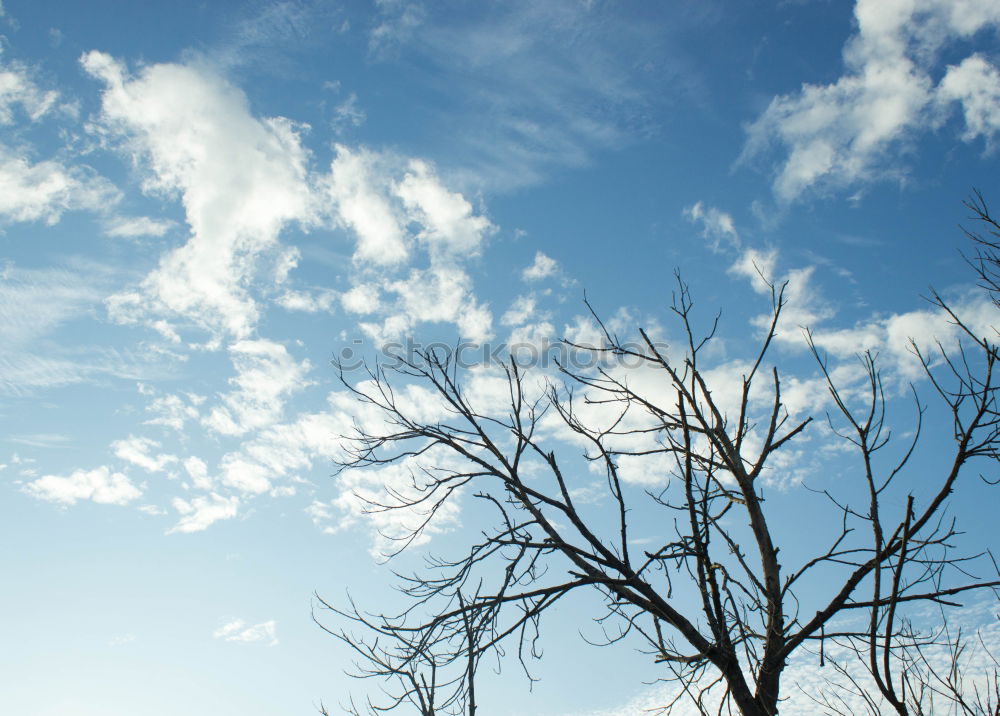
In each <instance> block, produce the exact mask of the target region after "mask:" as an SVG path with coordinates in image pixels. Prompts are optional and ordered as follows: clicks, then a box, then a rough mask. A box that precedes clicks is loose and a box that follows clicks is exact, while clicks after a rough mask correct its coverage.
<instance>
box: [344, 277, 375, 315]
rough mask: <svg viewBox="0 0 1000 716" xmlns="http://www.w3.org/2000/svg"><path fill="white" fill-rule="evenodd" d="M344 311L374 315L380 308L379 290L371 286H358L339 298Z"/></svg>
mask: <svg viewBox="0 0 1000 716" xmlns="http://www.w3.org/2000/svg"><path fill="white" fill-rule="evenodd" d="M340 302H341V304H342V305H343V306H344V310H345V311H348V312H350V313H375V312H376V311H378V310H379V308H380V307H381V303H380V301H379V288H378V286H374V285H372V284H370V283H369V284H359V285H357V286H354V287H353V288H352V289H351V290H350V291H347V292H345V293H344V294H343V295H341V297H340Z"/></svg>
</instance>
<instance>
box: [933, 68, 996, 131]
mask: <svg viewBox="0 0 1000 716" xmlns="http://www.w3.org/2000/svg"><path fill="white" fill-rule="evenodd" d="M938 99H939V100H941V101H943V102H945V103H947V102H958V103H959V104H960V105H961V106H962V112H963V114H964V118H965V131H964V133H963V134H962V138H963V139H964V140H965V141H967V142H971V141H973V140H974V139H976V138H977V137H983V138H985V140H986V146H987V147H988V148H989V149H991V150H992V149H993V148H994V144H993V138H994V136H995V135H996V133H997V132H998V131H1000V112H998V111H997V110H998V109H1000V71H998V70H997V68H996V67H995V66H993V65H991V64H990V63H989V62H988V61H987V60H986V59H985V58H984V57H983V56H982V55H978V54H977V55H972V56H971V57H967V58H965V59H964V60H962V62H961V63H960V64H958V65H953V66H951V67H949V68H948V72H947V73H946V74H945V76H944V79H942V80H941V85H940V88H939V90H938Z"/></svg>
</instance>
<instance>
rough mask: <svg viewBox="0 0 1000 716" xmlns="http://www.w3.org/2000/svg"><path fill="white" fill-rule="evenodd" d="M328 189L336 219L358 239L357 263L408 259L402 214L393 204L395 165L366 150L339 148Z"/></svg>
mask: <svg viewBox="0 0 1000 716" xmlns="http://www.w3.org/2000/svg"><path fill="white" fill-rule="evenodd" d="M336 152H337V155H336V157H334V160H333V162H332V164H331V166H330V176H329V181H328V182H327V185H326V189H327V193H328V195H329V197H330V199H332V200H333V202H334V207H335V211H336V216H337V218H338V219H339V220H340V222H341V223H342V224H343V225H344V226H346V227H348V228H350V229H351V230H352V231H353V232H354V234H355V237H356V238H357V248H356V250H355V254H354V258H355V260H356V261H363V262H371V263H373V264H376V265H381V266H392V265H394V264H399V263H400V262H402V261H403V260H405V259H406V258H407V256H408V255H409V248H408V247H407V242H406V236H405V233H404V231H403V227H402V222H403V218H402V216H401V211H400V210H399V209H398V208H397V207H395V206H394V205H393V203H392V201H391V200H390V197H389V194H390V186H391V184H392V172H393V171H394V165H395V162H393V161H391V160H390V159H389V158H388V157H385V156H382V155H378V154H375V153H373V152H369V151H367V150H363V149H362V150H359V151H352V150H350V149H348V148H347V147H345V146H342V145H337V146H336Z"/></svg>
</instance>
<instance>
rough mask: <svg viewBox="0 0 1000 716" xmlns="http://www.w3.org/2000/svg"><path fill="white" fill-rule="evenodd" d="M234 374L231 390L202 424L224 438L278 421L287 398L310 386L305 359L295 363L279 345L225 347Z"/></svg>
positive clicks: (265, 342)
mask: <svg viewBox="0 0 1000 716" xmlns="http://www.w3.org/2000/svg"><path fill="white" fill-rule="evenodd" d="M229 353H230V355H231V357H232V361H233V367H234V368H235V369H236V375H235V376H233V377H232V378H230V379H229V383H230V385H232V386H233V387H234V388H235V390H233V391H231V392H229V393H226V394H224V395H222V396H221V399H222V404H221V405H217V406H216V407H214V408H213V409H212V410H211V412H210V413H209V414H208V415H207V416H206V417H205V418H203V423H204V424H205V425H206V426H208V427H209V428H211V429H212V430H214V431H216V432H218V433H222V434H224V435H242V434H244V433H246V432H249V431H251V430H258V429H260V428H264V427H267V426H269V425H272V424H273V423H275V422H276V421H278V420H280V419H281V416H282V412H283V410H284V406H285V401H286V400H287V398H288V397H289V396H290V395H291V394H293V393H296V392H298V391H301V390H303V389H304V388H306V387H308V386H309V385H311V382H310V381H309V380H307V378H306V375H307V374H308V372H309V370H310V367H311V366H310V364H309V361H308V360H304V361H301V362H298V361H296V360H295V359H294V358H292V356H291V354H289V352H288V350H287V349H286V348H285V347H284V346H283V345H281V344H280V343H275V342H274V341H268V340H264V339H260V340H254V341H250V340H246V341H238V342H237V343H234V344H232V345H231V346H230V347H229Z"/></svg>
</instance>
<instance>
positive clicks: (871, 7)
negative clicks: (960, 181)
mask: <svg viewBox="0 0 1000 716" xmlns="http://www.w3.org/2000/svg"><path fill="white" fill-rule="evenodd" d="M855 18H856V22H857V32H856V33H855V35H854V36H852V37H851V39H850V40H849V41H848V43H847V45H846V46H845V48H844V64H845V67H846V72H845V74H844V75H843V76H841V77H840V78H839V79H838V80H837V81H836V82H834V83H831V84H827V85H812V84H804V85H803V86H802V89H801V90H800V91H799V92H797V93H793V94H787V95H782V96H780V97H776V98H775V99H774V100H773V101H772V102H771V104H770V106H769V107H768V108H767V110H766V111H765V112H764V113H763V114H762V115H761V116H760V117H759V118H758V119H757V120H756V121H755V122H754V123H753V124H752V125H751V126H750V127H749V136H748V139H747V145H746V147H745V149H744V153H743V159H746V158H749V157H752V156H754V155H757V154H761V153H763V152H764V151H765V150H766V149H767V148H768V147H769V146H772V145H778V146H779V147H780V148H781V150H782V151H783V152H787V156H786V157H785V158H784V159H783V160H782V161H781V165H780V168H779V169H778V171H777V175H776V177H775V179H774V192H775V195H776V196H777V198H778V199H779V200H781V201H783V202H788V201H792V200H794V199H796V198H797V197H799V196H800V195H801V194H802V193H803V192H804V191H806V190H808V189H810V188H812V187H829V188H839V187H844V186H848V185H852V184H855V183H864V182H867V181H872V180H877V179H881V178H886V177H892V176H898V175H899V173H900V172H901V171H903V167H902V166H900V165H899V164H898V161H897V159H898V156H899V147H900V145H901V144H905V143H907V142H908V141H910V140H912V139H913V138H914V137H915V136H916V134H917V133H919V132H921V131H924V130H925V129H926V128H927V127H933V126H935V125H936V124H937V123H938V121H939V119H938V117H937V113H938V112H939V111H940V103H945V104H947V103H948V102H951V101H958V102H961V104H962V106H963V108H964V110H965V119H966V129H965V132H964V133H963V138H964V139H965V140H966V141H971V140H972V139H975V138H976V137H978V136H981V135H983V136H986V137H987V139H990V138H991V137H992V134H993V132H994V131H995V128H994V127H993V121H994V120H993V119H992V117H993V116H995V115H996V113H997V111H998V110H1000V102H998V95H997V92H996V91H995V88H996V87H997V71H996V69H995V68H993V67H991V66H989V65H988V63H986V61H985V60H984V59H983V58H982V57H980V56H973V57H970V58H967V59H966V60H964V61H963V62H962V63H961V64H960V65H959V66H958V67H957V68H951V69H950V70H949V71H948V74H947V75H946V77H945V81H944V82H943V83H942V84H941V85H939V86H938V87H935V83H934V79H933V75H934V74H935V73H936V68H935V63H936V60H937V58H938V56H939V55H940V51H941V50H942V49H943V48H945V47H948V46H951V45H952V44H954V43H955V42H956V41H957V40H960V39H966V38H969V37H970V36H972V35H973V34H975V33H976V32H978V31H980V30H982V29H984V28H987V27H995V26H997V25H1000V6H998V5H997V4H996V3H995V2H990V0H968V1H967V2H954V0H891V1H889V0H858V2H857V5H856V7H855ZM971 83H980V84H979V86H977V87H973V86H972V84H971ZM991 113H992V114H991Z"/></svg>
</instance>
